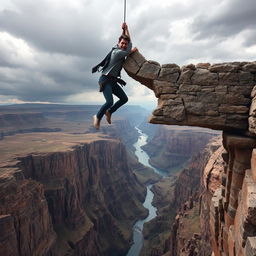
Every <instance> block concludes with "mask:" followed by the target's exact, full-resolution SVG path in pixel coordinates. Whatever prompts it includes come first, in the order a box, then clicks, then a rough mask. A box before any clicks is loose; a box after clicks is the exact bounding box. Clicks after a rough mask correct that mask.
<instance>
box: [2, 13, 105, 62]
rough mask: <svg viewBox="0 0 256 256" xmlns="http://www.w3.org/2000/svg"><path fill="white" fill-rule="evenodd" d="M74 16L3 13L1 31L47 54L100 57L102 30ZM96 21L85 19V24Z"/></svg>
mask: <svg viewBox="0 0 256 256" xmlns="http://www.w3.org/2000/svg"><path fill="white" fill-rule="evenodd" d="M57 15H58V16H57ZM72 15H75V14H73V13H71V14H70V16H69V13H67V14H65V15H59V14H58V13H49V14H48V13H47V12H46V13H45V12H41V11H40V12H39V13H37V11H35V12H32V13H27V12H22V13H19V12H16V11H9V10H3V11H2V12H1V13H0V29H1V30H2V31H6V32H8V33H11V34H13V35H14V36H17V37H19V38H23V39H24V40H26V41H28V42H30V43H31V44H33V45H34V46H35V47H37V48H39V49H40V50H44V51H47V52H53V53H56V52H57V53H63V54H70V55H77V56H88V57H92V56H95V55H97V54H98V51H101V50H102V49H101V47H100V45H102V44H103V40H102V39H101V38H100V37H99V34H101V28H100V27H99V26H97V23H95V24H94V26H90V25H88V24H85V19H84V18H83V17H75V18H74V17H72ZM93 22H94V21H93V20H90V19H89V20H88V19H87V20H86V23H92V24H93ZM92 46H93V47H92Z"/></svg>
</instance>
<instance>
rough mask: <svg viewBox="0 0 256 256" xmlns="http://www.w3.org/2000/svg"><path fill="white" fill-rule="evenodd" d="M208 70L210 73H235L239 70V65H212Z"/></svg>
mask: <svg viewBox="0 0 256 256" xmlns="http://www.w3.org/2000/svg"><path fill="white" fill-rule="evenodd" d="M209 70H210V71H211V72H216V73H220V72H237V71H238V70H239V65H233V64H225V63H223V64H213V65H212V66H211V67H210V68H209Z"/></svg>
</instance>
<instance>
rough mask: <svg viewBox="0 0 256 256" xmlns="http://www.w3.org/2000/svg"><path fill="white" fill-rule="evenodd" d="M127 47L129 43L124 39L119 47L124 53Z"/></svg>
mask: <svg viewBox="0 0 256 256" xmlns="http://www.w3.org/2000/svg"><path fill="white" fill-rule="evenodd" d="M127 46H128V41H127V40H125V39H122V40H121V41H120V42H119V43H118V47H119V48H120V49H122V50H123V51H125V50H126V48H127Z"/></svg>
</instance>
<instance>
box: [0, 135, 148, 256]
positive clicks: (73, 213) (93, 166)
mask: <svg viewBox="0 0 256 256" xmlns="http://www.w3.org/2000/svg"><path fill="white" fill-rule="evenodd" d="M24 136H26V135H24ZM24 136H23V138H24ZM37 136H39V135H37ZM47 136H48V135H47V134H44V135H43V138H44V139H43V140H44V141H48V139H49V137H47ZM55 136H60V139H59V141H61V143H62V144H64V145H65V150H61V149H60V148H59V147H60V145H59V144H58V141H57V140H55V141H54V150H52V152H51V151H45V152H41V153H30V154H26V155H22V156H19V157H17V158H16V160H15V159H7V158H6V159H5V160H4V161H2V162H1V166H0V199H1V204H0V233H1V234H0V235H1V241H0V251H1V252H4V255H10V256H11V255H13V256H14V255H15V256H16V255H47V256H48V255H49V256H54V255H87V256H98V255H103V256H104V255H111V256H112V255H113V256H114V255H124V254H125V252H126V251H127V250H128V249H129V247H130V244H131V241H132V240H131V239H132V234H131V228H132V225H133V223H134V221H135V220H136V219H137V218H140V217H144V216H146V214H147V212H146V210H145V209H144V208H143V207H142V203H141V202H143V200H144V196H145V193H146V190H145V187H143V186H142V184H141V183H140V182H139V181H138V180H137V178H136V176H135V175H134V173H133V172H132V170H131V167H130V166H129V164H128V161H127V154H126V150H125V147H124V145H123V144H121V143H120V141H118V140H111V139H101V138H96V139H92V137H94V136H95V135H90V136H89V137H87V138H88V139H84V136H85V135H79V136H76V135H65V134H58V135H57V134H56V135H55ZM67 136H69V138H70V137H72V138H71V139H72V142H70V141H69V140H68V139H67ZM55 139H56V138H55ZM6 140H7V139H6ZM17 140H18V138H17ZM76 140H78V141H79V143H78V142H75V141H76ZM35 141H36V139H35ZM6 143H7V141H6ZM17 143H18V141H17ZM6 145H7V144H6ZM47 148H48V150H49V147H47ZM129 230H130V231H129Z"/></svg>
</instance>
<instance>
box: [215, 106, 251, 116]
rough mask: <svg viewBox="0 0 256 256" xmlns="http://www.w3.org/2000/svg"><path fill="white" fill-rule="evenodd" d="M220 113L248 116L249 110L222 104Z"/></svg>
mask: <svg viewBox="0 0 256 256" xmlns="http://www.w3.org/2000/svg"><path fill="white" fill-rule="evenodd" d="M219 112H220V113H230V114H232V113H237V114H246V113H248V112H249V108H248V107H246V106H233V105H228V104H221V105H220V106H219Z"/></svg>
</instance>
